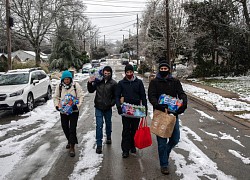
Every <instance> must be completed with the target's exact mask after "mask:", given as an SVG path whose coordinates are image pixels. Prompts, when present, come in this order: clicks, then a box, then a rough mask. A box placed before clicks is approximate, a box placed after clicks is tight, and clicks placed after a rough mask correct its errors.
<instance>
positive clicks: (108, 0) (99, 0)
mask: <svg viewBox="0 0 250 180" xmlns="http://www.w3.org/2000/svg"><path fill="white" fill-rule="evenodd" d="M85 1H88V0H85ZM90 1H91V2H105V3H106V2H107V3H129V4H145V3H146V2H136V1H117V0H114V1H112V0H104V1H101V0H97V1H96V0H95V1H93V0H90Z"/></svg>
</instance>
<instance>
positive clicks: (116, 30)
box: [102, 23, 134, 34]
mask: <svg viewBox="0 0 250 180" xmlns="http://www.w3.org/2000/svg"><path fill="white" fill-rule="evenodd" d="M132 25H134V23H133V24H130V25H128V26H125V27H122V28H119V29H115V30H112V31H102V33H106V32H110V33H113V32H118V31H120V30H121V29H125V28H127V27H130V26H132ZM110 33H108V34H110Z"/></svg>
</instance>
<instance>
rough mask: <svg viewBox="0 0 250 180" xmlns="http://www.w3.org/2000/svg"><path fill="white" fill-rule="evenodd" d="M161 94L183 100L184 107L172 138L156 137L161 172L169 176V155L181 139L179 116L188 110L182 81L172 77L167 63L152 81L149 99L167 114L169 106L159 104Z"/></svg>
mask: <svg viewBox="0 0 250 180" xmlns="http://www.w3.org/2000/svg"><path fill="white" fill-rule="evenodd" d="M161 94H166V95H170V96H172V97H175V98H178V99H182V100H183V106H181V107H180V108H179V109H178V110H177V111H176V112H175V115H176V123H175V127H174V130H173V133H172V136H171V137H170V138H169V139H168V138H162V137H160V136H156V137H157V143H158V154H159V159H160V166H161V172H162V173H163V174H169V168H168V159H169V154H170V152H171V150H172V148H173V147H174V146H175V145H176V144H177V143H178V142H179V139H180V130H179V120H178V114H182V113H183V112H184V111H185V109H186V108H187V95H186V94H185V92H184V91H183V89H182V85H181V83H180V81H179V80H178V79H175V78H173V77H172V76H171V74H170V66H169V65H168V64H167V62H161V63H160V65H159V73H158V74H157V75H156V78H154V79H153V80H151V82H150V83H149V87H148V99H149V101H150V103H151V104H152V105H153V108H154V109H157V110H160V111H163V112H165V111H166V110H168V106H167V105H162V104H158V100H159V97H160V95H161Z"/></svg>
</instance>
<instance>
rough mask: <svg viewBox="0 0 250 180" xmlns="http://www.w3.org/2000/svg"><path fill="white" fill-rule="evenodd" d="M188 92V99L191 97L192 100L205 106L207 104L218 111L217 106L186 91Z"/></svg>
mask: <svg viewBox="0 0 250 180" xmlns="http://www.w3.org/2000/svg"><path fill="white" fill-rule="evenodd" d="M186 94H187V96H188V99H191V100H192V101H195V102H197V103H199V104H201V105H203V106H206V107H207V108H209V109H211V110H214V111H217V108H216V107H215V106H214V105H213V104H212V103H210V102H207V101H205V100H202V99H201V98H198V97H196V96H194V95H192V94H190V93H186Z"/></svg>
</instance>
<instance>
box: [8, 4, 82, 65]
mask: <svg viewBox="0 0 250 180" xmlns="http://www.w3.org/2000/svg"><path fill="white" fill-rule="evenodd" d="M79 3H80V1H78V0H36V1H34V0H13V1H12V11H13V12H14V14H15V17H16V19H15V22H16V24H15V30H16V33H17V34H18V35H20V36H23V37H25V38H26V39H27V40H28V41H29V42H30V44H31V45H32V47H33V48H34V51H35V53H36V65H37V66H39V65H40V63H41V60H40V51H41V50H40V46H41V43H42V41H43V40H44V39H45V38H46V36H47V35H48V34H50V33H51V32H54V30H55V27H56V25H54V22H55V20H56V17H58V15H59V14H60V13H65V12H66V14H68V13H67V11H66V10H68V12H69V9H71V8H72V9H73V7H78V8H79V9H80V8H81V6H79V5H81V4H79ZM73 10H75V9H73ZM69 14H70V13H69ZM69 19H70V18H69ZM71 22H72V21H71Z"/></svg>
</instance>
